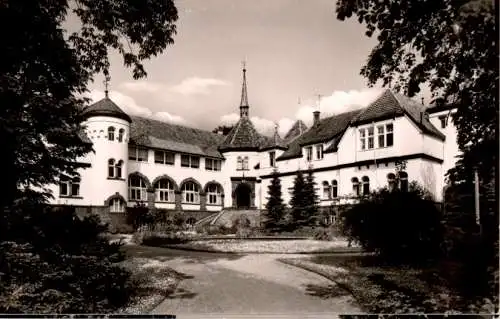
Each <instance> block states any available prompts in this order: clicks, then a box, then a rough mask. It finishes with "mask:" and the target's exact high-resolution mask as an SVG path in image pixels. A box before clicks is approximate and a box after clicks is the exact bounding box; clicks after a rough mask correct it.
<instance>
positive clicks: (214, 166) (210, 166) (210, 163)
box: [205, 158, 221, 171]
mask: <svg viewBox="0 0 500 319" xmlns="http://www.w3.org/2000/svg"><path fill="white" fill-rule="evenodd" d="M205 170H207V171H220V170H221V161H220V160H216V159H212V158H205Z"/></svg>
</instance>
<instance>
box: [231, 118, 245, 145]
mask: <svg viewBox="0 0 500 319" xmlns="http://www.w3.org/2000/svg"><path fill="white" fill-rule="evenodd" d="M242 121H243V119H240V120H239V121H238V123H236V127H235V128H234V134H233V136H232V137H231V141H230V142H229V144H233V142H234V138H235V137H236V133H237V132H238V130H239V129H240V126H241V122H242Z"/></svg>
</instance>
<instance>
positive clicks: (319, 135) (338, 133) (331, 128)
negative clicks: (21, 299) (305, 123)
mask: <svg viewBox="0 0 500 319" xmlns="http://www.w3.org/2000/svg"><path fill="white" fill-rule="evenodd" d="M360 112H361V111H360V110H356V111H350V112H346V113H341V114H337V115H334V116H330V117H327V118H324V119H322V120H320V121H319V123H318V124H316V125H313V126H312V127H311V128H310V129H309V130H308V131H307V132H305V133H304V134H302V135H301V136H299V137H298V138H296V139H295V140H293V141H292V142H291V143H290V144H289V145H288V150H287V151H286V152H284V153H283V154H282V155H281V156H280V157H278V160H286V159H291V158H297V157H301V156H302V146H304V145H309V144H315V143H321V142H327V141H330V140H332V139H335V140H336V142H335V143H336V144H338V142H339V141H340V137H342V135H343V134H344V131H345V130H346V129H347V127H348V126H349V124H350V122H351V120H353V119H354V118H355V117H356V116H357V115H358V114H360ZM337 137H338V138H337ZM335 143H334V144H335ZM335 147H336V145H335Z"/></svg>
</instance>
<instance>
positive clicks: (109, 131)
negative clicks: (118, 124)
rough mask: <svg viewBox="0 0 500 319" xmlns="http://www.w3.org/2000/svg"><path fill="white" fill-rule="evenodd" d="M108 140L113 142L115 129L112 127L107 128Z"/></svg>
mask: <svg viewBox="0 0 500 319" xmlns="http://www.w3.org/2000/svg"><path fill="white" fill-rule="evenodd" d="M108 140H110V141H114V140H115V128H114V127H112V126H110V127H108Z"/></svg>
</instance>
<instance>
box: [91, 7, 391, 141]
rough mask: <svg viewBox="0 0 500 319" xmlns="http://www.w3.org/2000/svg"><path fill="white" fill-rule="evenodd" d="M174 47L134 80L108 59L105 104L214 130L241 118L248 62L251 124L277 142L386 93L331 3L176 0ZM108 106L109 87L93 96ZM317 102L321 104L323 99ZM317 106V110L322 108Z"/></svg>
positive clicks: (360, 29) (367, 43)
mask: <svg viewBox="0 0 500 319" xmlns="http://www.w3.org/2000/svg"><path fill="white" fill-rule="evenodd" d="M175 3H176V7H177V9H178V11H179V20H178V21H177V23H176V24H177V31H178V32H177V35H175V37H174V41H175V43H174V44H173V45H170V46H168V47H167V49H166V50H165V51H164V52H163V53H162V54H161V55H159V56H157V57H156V58H154V59H152V60H149V61H146V62H145V63H144V65H145V68H146V71H147V72H148V77H147V78H145V79H141V80H134V79H133V78H132V71H131V70H130V69H127V68H125V67H124V66H123V61H122V58H121V57H120V56H119V55H118V54H116V53H113V54H112V56H111V63H112V64H111V82H110V88H109V91H110V93H109V96H110V98H111V99H112V100H114V101H115V103H116V104H118V106H120V107H121V108H122V109H123V110H124V111H125V112H127V113H129V114H133V115H140V116H146V117H151V118H155V119H159V120H162V121H166V122H171V123H176V124H182V125H186V126H191V127H196V128H201V129H206V130H212V129H213V128H215V127H217V126H218V125H220V124H226V125H230V124H234V123H235V122H236V121H237V120H238V118H239V102H240V95H241V82H242V61H246V68H247V86H248V100H249V104H250V117H251V119H252V121H253V123H254V125H255V127H256V128H257V130H259V131H260V132H261V133H263V134H266V135H270V134H272V132H273V130H274V127H275V123H277V124H278V128H279V132H280V134H281V136H284V134H285V133H286V131H287V130H288V129H289V128H290V127H291V126H292V125H293V123H294V122H295V121H296V120H297V119H301V120H303V121H305V122H306V124H308V125H310V124H311V122H312V112H313V111H314V110H316V109H317V108H318V107H319V110H320V112H321V116H322V117H323V116H327V115H332V114H335V113H340V112H343V111H346V110H348V109H353V108H359V107H363V106H366V105H367V104H368V103H369V102H371V101H373V100H374V99H375V98H376V97H377V96H378V95H379V94H380V93H381V92H382V91H381V89H380V87H375V88H368V86H367V81H366V80H365V79H364V78H363V77H362V76H361V75H360V74H359V73H360V70H361V67H362V66H363V65H364V63H365V61H366V59H367V57H368V55H369V53H370V51H371V49H372V48H373V47H374V46H375V45H376V39H370V38H368V37H366V36H365V34H364V31H365V29H364V26H363V25H361V24H359V23H358V22H357V20H356V19H351V20H346V21H338V20H337V19H336V15H335V1H334V0H310V1H305V0H252V1H243V0H179V1H176V2H175ZM89 90H90V96H91V98H92V99H93V100H94V101H97V100H100V99H101V98H103V97H104V84H103V77H102V76H98V77H96V79H95V82H94V83H93V84H92V85H91V86H90V87H89ZM318 95H321V98H319V97H318ZM318 101H319V102H318Z"/></svg>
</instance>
